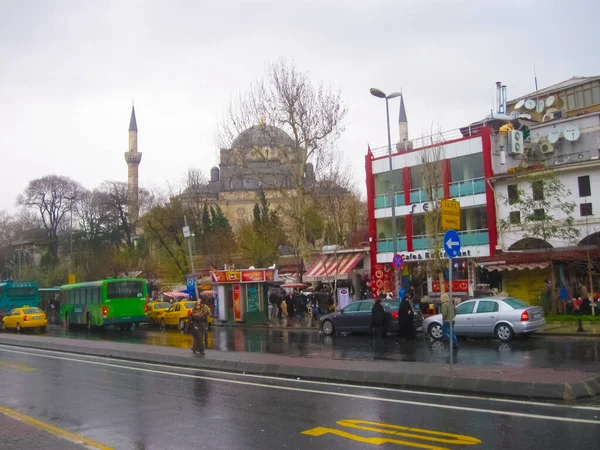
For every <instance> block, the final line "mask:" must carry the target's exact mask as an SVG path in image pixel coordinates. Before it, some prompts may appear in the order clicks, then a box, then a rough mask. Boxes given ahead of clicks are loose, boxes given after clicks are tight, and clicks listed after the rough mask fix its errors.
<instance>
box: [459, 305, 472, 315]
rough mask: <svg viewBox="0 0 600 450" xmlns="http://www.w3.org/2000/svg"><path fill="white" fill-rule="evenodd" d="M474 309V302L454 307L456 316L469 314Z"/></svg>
mask: <svg viewBox="0 0 600 450" xmlns="http://www.w3.org/2000/svg"><path fill="white" fill-rule="evenodd" d="M474 308H475V302H465V303H461V304H460V305H458V306H457V307H456V315H461V314H471V313H472V312H473V309H474Z"/></svg>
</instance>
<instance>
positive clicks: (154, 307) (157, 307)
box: [148, 302, 171, 325]
mask: <svg viewBox="0 0 600 450" xmlns="http://www.w3.org/2000/svg"><path fill="white" fill-rule="evenodd" d="M170 307H171V304H170V303H169V302H151V303H148V319H149V320H150V323H151V324H152V325H157V324H159V323H160V319H161V318H162V316H163V314H164V313H165V312H166V311H167V310H168V309H169V308H170Z"/></svg>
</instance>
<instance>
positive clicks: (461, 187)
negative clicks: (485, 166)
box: [450, 178, 485, 198]
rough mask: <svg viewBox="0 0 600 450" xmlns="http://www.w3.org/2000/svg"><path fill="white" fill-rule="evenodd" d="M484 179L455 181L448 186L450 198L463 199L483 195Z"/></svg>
mask: <svg viewBox="0 0 600 450" xmlns="http://www.w3.org/2000/svg"><path fill="white" fill-rule="evenodd" d="M484 193H485V178H473V179H471V180H462V181H455V182H454V183H451V184H450V197H453V198H454V197H465V196H467V195H475V194H484Z"/></svg>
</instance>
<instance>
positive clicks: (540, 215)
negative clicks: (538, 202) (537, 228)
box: [531, 208, 545, 220]
mask: <svg viewBox="0 0 600 450" xmlns="http://www.w3.org/2000/svg"><path fill="white" fill-rule="evenodd" d="M544 217H545V214H544V208H539V209H534V210H533V217H532V218H531V219H532V220H544Z"/></svg>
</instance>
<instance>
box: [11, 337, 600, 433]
mask: <svg viewBox="0 0 600 450" xmlns="http://www.w3.org/2000/svg"><path fill="white" fill-rule="evenodd" d="M0 351H5V352H10V353H16V354H22V355H27V356H38V357H41V358H49V359H59V360H63V361H72V362H79V363H84V364H91V365H97V366H103V367H113V368H117V369H125V370H132V371H136V372H147V373H155V374H161V375H170V376H174V377H180V378H191V379H196V380H208V381H219V382H222V383H229V384H237V385H241V386H252V387H262V388H266V389H276V390H280V391H292V392H305V393H309V394H322V395H330V396H335V397H346V398H351V399H355V400H370V401H375V402H385V403H397V404H403V405H413V406H422V407H427V408H437V409H450V410H457V411H470V412H477V413H483V414H493V415H499V416H509V417H525V418H529V419H540V420H553V421H558V422H572V423H586V424H594V425H600V420H590V419H578V418H572V417H556V416H545V415H540V414H527V413H519V412H511V411H497V410H493V409H483V408H471V407H463V406H455V405H444V404H439V403H423V402H418V401H413V400H400V399H395V398H379V397H373V396H370V395H356V394H346V393H344V392H331V391H321V390H318V389H305V388H296V387H290V386H276V385H270V384H262V383H252V382H250V381H240V380H228V379H224V378H219V379H215V378H213V377H208V376H204V375H194V374H186V373H177V372H169V371H166V370H154V369H145V368H143V367H131V366H123V365H120V364H114V363H105V362H99V361H89V360H85V359H77V358H71V357H65V356H56V355H44V354H39V353H33V352H25V351H19V350H8V349H4V348H2V349H0ZM223 373H226V372H223Z"/></svg>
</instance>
